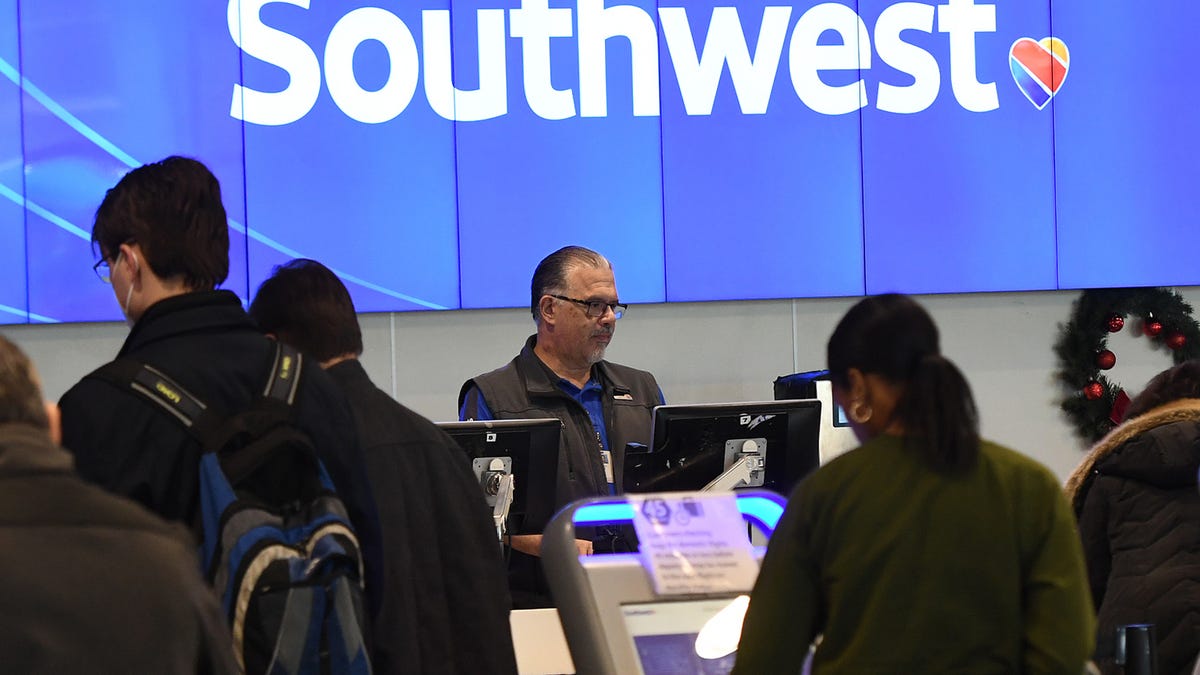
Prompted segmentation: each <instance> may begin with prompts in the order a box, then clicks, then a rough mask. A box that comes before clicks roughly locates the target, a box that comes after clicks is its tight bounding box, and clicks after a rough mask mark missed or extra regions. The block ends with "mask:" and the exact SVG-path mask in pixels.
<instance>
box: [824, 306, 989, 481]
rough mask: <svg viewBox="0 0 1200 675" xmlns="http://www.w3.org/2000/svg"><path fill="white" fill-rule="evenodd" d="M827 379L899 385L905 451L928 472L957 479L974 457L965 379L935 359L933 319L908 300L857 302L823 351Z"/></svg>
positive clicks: (975, 430) (975, 433) (973, 420)
mask: <svg viewBox="0 0 1200 675" xmlns="http://www.w3.org/2000/svg"><path fill="white" fill-rule="evenodd" d="M827 354H828V362H829V374H830V377H831V378H832V379H833V382H834V383H835V384H837V385H838V386H840V387H843V388H844V387H847V386H849V371H850V369H851V368H857V369H858V370H860V371H861V372H862V373H863V374H869V373H874V374H876V375H880V376H882V377H883V378H885V379H886V380H887V381H889V382H891V383H894V384H897V385H900V386H901V387H902V393H901V395H900V400H899V401H898V402H897V404H896V410H895V415H896V417H897V418H898V420H899V422H900V424H901V425H902V426H903V429H904V434H905V443H906V444H908V445H909V446H910V447H912V448H914V449H917V450H919V451H920V452H921V454H922V455H923V456H924V458H925V460H926V462H927V463H928V464H929V466H930V467H932V468H933V469H935V470H938V471H943V472H947V473H954V472H961V471H965V470H967V469H969V468H970V467H972V466H973V465H974V464H975V460H976V458H977V457H978V455H979V414H978V411H977V410H976V408H975V399H974V398H973V397H972V396H971V388H970V386H969V385H968V384H967V381H966V378H964V377H963V374H962V372H961V371H959V369H958V367H957V366H955V365H954V364H953V363H952V362H950V361H949V360H947V359H946V358H945V357H944V356H942V354H941V348H940V346H939V344H938V329H937V326H935V325H934V323H933V319H932V318H931V317H930V316H929V313H928V312H926V311H925V309H924V308H922V307H921V306H920V305H919V304H917V303H916V301H914V300H913V299H912V298H909V297H908V296H905V295H899V294H895V293H892V294H887V295H877V296H874V297H869V298H865V299H863V300H862V301H860V302H859V303H858V304H856V305H855V306H854V307H852V308H850V311H849V312H846V316H844V317H842V320H841V322H839V323H838V326H837V328H836V329H835V330H834V331H833V335H831V336H830V338H829V345H828V347H827Z"/></svg>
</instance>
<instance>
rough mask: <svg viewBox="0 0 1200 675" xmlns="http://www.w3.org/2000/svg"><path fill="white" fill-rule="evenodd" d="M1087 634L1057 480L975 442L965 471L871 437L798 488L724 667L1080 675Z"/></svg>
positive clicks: (1079, 566)
mask: <svg viewBox="0 0 1200 675" xmlns="http://www.w3.org/2000/svg"><path fill="white" fill-rule="evenodd" d="M1094 630H1095V617H1094V615H1093V613H1092V606H1091V598H1090V597H1089V592H1088V588H1087V576H1086V572H1085V568H1084V563H1083V556H1082V553H1081V551H1080V545H1079V539H1078V536H1077V534H1076V532H1075V519H1074V517H1073V516H1072V514H1071V510H1070V507H1069V506H1068V505H1067V502H1066V499H1065V498H1064V496H1063V493H1062V489H1061V488H1060V487H1059V485H1058V483H1057V481H1056V480H1055V478H1054V476H1053V475H1052V474H1051V473H1050V471H1049V470H1047V469H1046V468H1045V467H1043V466H1042V465H1040V464H1038V463H1037V462H1035V461H1033V460H1031V459H1029V458H1027V457H1025V456H1023V455H1021V454H1019V453H1016V452H1014V451H1012V450H1009V449H1007V448H1003V447H1001V446H998V445H995V444H992V443H988V442H984V443H982V445H981V448H980V455H979V461H978V463H977V464H976V466H975V467H974V468H973V469H971V470H970V471H969V472H968V473H966V474H964V475H961V476H957V477H950V476H946V475H943V474H938V473H935V472H933V471H931V470H929V469H928V468H927V467H926V466H925V464H924V462H923V461H922V460H921V458H920V457H919V456H917V455H916V454H915V453H913V452H911V451H909V450H906V449H905V448H904V447H903V445H902V440H901V439H900V438H897V437H894V436H880V437H877V438H875V439H872V440H871V441H870V442H868V443H867V444H866V445H864V446H862V447H861V448H858V449H857V450H853V451H851V452H849V453H847V454H845V455H843V456H841V457H838V458H836V459H834V460H833V461H831V462H830V463H829V464H827V465H825V466H824V467H822V468H821V469H819V470H818V471H816V472H815V473H814V474H812V475H811V476H809V477H808V478H807V479H806V480H804V481H803V482H802V483H801V484H800V485H798V486H797V487H796V490H795V491H794V492H793V494H792V496H791V499H790V500H789V502H788V507H787V510H786V512H785V513H784V516H783V519H782V520H781V522H780V524H779V528H778V529H777V530H776V532H775V535H774V537H772V539H771V543H770V546H769V548H768V550H767V555H766V557H765V558H764V560H763V564H762V570H761V571H760V573H759V576H758V582H757V584H756V585H755V588H754V593H753V595H752V596H751V601H750V607H749V610H748V611H747V614H746V620H745V623H744V627H743V631H742V640H741V645H740V647H739V650H738V660H737V667H736V668H735V670H734V672H735V673H742V674H743V675H745V674H750V673H753V674H754V675H762V674H765V673H787V674H788V675H795V674H796V673H798V672H800V668H801V664H802V662H803V660H804V658H805V655H806V652H807V647H808V645H809V644H810V643H811V642H812V641H813V640H814V639H815V638H816V637H817V636H818V635H820V636H822V641H821V642H820V644H819V646H818V647H817V650H816V653H815V656H814V662H813V672H814V673H819V674H824V673H853V674H854V675H869V674H874V673H897V674H899V673H905V674H908V673H922V674H929V673H1064V674H1069V675H1079V673H1081V672H1083V668H1084V663H1085V661H1086V659H1087V658H1088V656H1089V655H1090V654H1091V651H1092V646H1093V639H1094V638H1093V636H1094Z"/></svg>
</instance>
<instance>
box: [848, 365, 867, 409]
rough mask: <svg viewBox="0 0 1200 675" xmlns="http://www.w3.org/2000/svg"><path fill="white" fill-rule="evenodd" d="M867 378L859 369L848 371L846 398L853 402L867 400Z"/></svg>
mask: <svg viewBox="0 0 1200 675" xmlns="http://www.w3.org/2000/svg"><path fill="white" fill-rule="evenodd" d="M867 389H868V387H867V378H866V377H865V376H864V375H863V372H862V371H861V370H859V369H858V368H850V369H849V370H847V371H846V397H847V398H848V399H849V400H851V401H862V400H865V399H866V398H867V394H868V393H869V392H868V391H867Z"/></svg>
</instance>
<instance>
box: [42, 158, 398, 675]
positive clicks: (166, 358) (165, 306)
mask: <svg viewBox="0 0 1200 675" xmlns="http://www.w3.org/2000/svg"><path fill="white" fill-rule="evenodd" d="M92 243H93V246H95V247H96V248H97V249H98V252H99V256H100V260H99V261H98V262H97V263H96V266H95V269H96V271H97V274H98V275H99V276H100V278H101V279H102V280H103V281H104V282H106V283H110V284H111V285H112V287H113V293H114V295H115V297H116V299H117V302H118V304H119V305H120V307H121V311H122V313H123V314H124V315H125V317H126V320H127V322H128V323H130V324H131V326H132V328H131V329H130V332H129V336H128V338H127V339H126V340H125V343H124V344H123V345H122V347H121V349H120V351H119V352H118V354H117V359H116V360H115V362H114V363H115V364H116V365H110V366H105V367H103V368H101V369H100V370H98V371H97V372H95V373H92V374H91V375H89V376H87V377H84V378H83V379H82V380H81V381H80V382H79V383H78V384H76V385H75V386H74V387H72V388H71V389H70V390H69V391H67V393H66V394H65V395H64V396H63V397H62V399H61V401H60V402H59V405H60V407H61V409H62V420H63V445H64V446H66V448H67V449H69V450H70V451H71V452H72V453H73V454H74V456H75V462H76V466H77V467H78V470H79V473H80V474H81V475H82V476H83V477H84V478H85V479H87V480H89V481H91V482H93V483H95V484H97V485H99V486H101V487H103V488H105V489H108V490H110V491H112V492H114V493H117V494H119V495H123V496H126V497H129V498H131V499H133V500H135V501H137V502H139V503H141V504H142V505H143V506H146V507H147V508H149V509H150V510H151V511H153V512H155V513H157V514H159V515H160V516H163V517H165V518H167V519H169V520H174V521H179V522H181V523H183V524H185V525H187V526H188V527H190V528H191V530H192V532H193V533H194V534H195V535H196V538H197V541H198V542H202V543H203V544H204V551H205V555H204V558H205V559H204V560H202V561H201V562H202V564H203V565H204V566H205V571H206V573H208V575H209V577H210V581H212V582H213V583H214V584H215V585H216V586H217V587H218V590H220V589H221V588H222V587H223V588H225V589H226V590H229V589H237V587H238V585H239V584H240V583H241V581H242V580H243V578H244V577H246V575H247V573H248V572H249V577H250V579H249V580H250V581H251V582H252V583H251V585H250V586H247V587H245V588H244V589H242V590H241V591H239V592H240V593H242V594H243V597H232V598H230V597H227V598H225V600H224V602H225V605H226V610H227V619H228V620H229V621H230V622H231V624H235V623H236V622H235V620H234V619H235V617H234V612H235V610H236V611H246V608H247V606H249V607H250V610H249V611H250V614H251V615H250V616H249V621H248V623H247V626H248V627H247V628H246V630H247V631H249V630H250V627H257V631H256V632H253V633H250V632H248V633H245V634H243V632H242V631H243V626H242V625H241V624H240V623H238V624H237V625H233V626H232V628H233V631H234V632H233V636H234V641H235V649H237V647H238V644H241V642H242V640H243V639H244V640H245V641H246V643H247V644H249V643H251V642H255V643H256V644H260V645H263V644H265V645H267V647H266V650H267V651H268V652H270V650H271V649H272V647H271V645H272V644H274V645H282V647H280V649H284V648H286V649H291V650H295V651H296V653H298V654H300V653H302V654H304V655H305V656H304V657H303V658H305V659H307V658H309V657H310V656H311V655H312V654H316V655H317V657H316V658H320V659H323V660H326V661H327V660H328V659H334V660H335V661H336V660H337V657H340V656H345V655H346V654H345V653H344V652H346V651H347V649H350V648H354V649H358V646H359V645H358V643H357V642H353V641H352V642H344V641H339V640H330V639H328V636H327V634H326V633H324V632H322V633H321V634H320V635H319V636H317V637H316V638H311V636H308V637H305V636H299V637H297V636H296V635H295V634H293V633H286V632H285V631H284V628H286V627H287V626H288V625H294V622H295V621H300V620H303V621H308V620H309V619H311V618H312V617H318V616H326V615H327V616H329V617H331V621H330V623H331V624H335V623H337V621H336V620H337V619H339V618H344V617H348V616H349V617H354V620H355V621H356V622H358V623H363V624H365V623H366V619H365V617H360V616H359V615H360V614H362V611H361V607H356V606H354V605H353V603H351V602H350V601H349V600H345V601H342V600H338V601H336V602H335V601H333V600H332V598H334V595H331V596H330V602H326V598H324V597H321V598H315V599H314V598H312V597H309V596H307V595H292V594H290V593H289V594H286V595H284V596H278V597H274V598H273V596H270V595H267V594H264V593H263V592H262V591H263V590H264V589H263V588H262V587H263V586H270V585H272V584H276V583H277V582H278V583H283V580H279V579H273V578H270V577H262V578H260V577H259V576H258V575H259V573H260V572H263V571H264V570H263V569H262V568H260V567H254V568H253V569H250V570H247V569H238V568H234V569H226V568H227V566H228V565H229V564H230V563H236V562H237V561H238V560H242V558H240V557H239V558H236V559H233V558H230V557H229V556H228V555H227V554H229V553H230V552H231V551H233V550H234V548H235V547H232V546H228V545H227V544H228V543H229V542H226V541H222V540H216V541H214V539H215V538H216V537H218V536H223V534H224V533H223V532H222V531H221V529H222V528H224V527H225V526H226V525H230V522H227V519H226V518H223V517H222V515H221V513H219V512H217V513H215V514H214V512H213V511H212V510H205V512H204V513H202V508H201V507H202V503H201V502H202V499H201V495H202V490H201V487H202V483H205V484H206V485H207V486H208V488H209V489H207V490H206V491H205V493H204V494H206V495H210V496H213V495H215V496H217V497H219V499H216V500H213V499H210V500H209V501H208V502H206V503H205V504H204V505H203V506H205V507H206V508H207V507H212V506H213V505H214V504H217V505H218V506H220V505H221V504H222V503H224V504H228V505H234V504H235V503H236V504H237V505H238V508H241V507H242V506H244V505H246V504H250V505H251V506H261V507H263V508H258V509H257V510H255V511H254V514H253V517H254V518H265V517H268V515H269V514H270V513H275V514H276V516H278V519H279V520H280V522H281V524H282V525H283V526H284V527H285V528H286V527H291V526H293V525H295V524H296V523H297V522H300V523H303V522H305V521H306V520H308V519H310V518H311V517H312V514H313V511H312V509H310V508H309V506H310V505H315V504H317V502H320V504H319V506H321V509H318V510H321V512H322V513H325V516H323V517H327V518H332V519H339V518H341V514H339V513H337V512H338V511H339V510H342V511H344V516H345V518H344V520H345V521H346V522H348V523H349V524H350V526H349V527H345V526H339V527H340V528H341V530H340V531H339V533H338V534H336V535H333V536H324V535H325V534H329V526H330V522H328V520H314V521H312V522H311V523H310V524H311V526H312V527H311V528H310V530H311V531H308V532H306V534H305V536H306V537H307V536H308V535H310V534H311V535H314V538H313V539H311V540H310V539H305V540H302V541H300V542H298V543H297V545H296V546H293V547H291V548H289V547H281V546H278V545H274V546H272V547H270V551H269V553H270V555H272V556H274V559H275V560H284V559H287V560H293V561H299V562H298V563H296V564H293V565H292V567H295V568H300V569H301V571H304V570H305V569H306V568H310V567H311V568H312V569H310V570H308V571H309V572H312V573H314V574H320V575H323V574H325V573H326V571H327V569H326V566H325V563H324V562H321V563H320V564H319V565H317V564H315V563H311V562H310V561H309V559H308V558H309V557H310V556H312V555H313V554H314V551H316V549H318V548H319V549H320V551H319V552H318V553H319V554H320V555H325V554H326V553H329V552H332V554H331V555H333V557H332V558H330V559H331V560H333V561H334V562H333V563H331V565H332V567H333V568H335V569H337V570H344V569H345V568H346V567H355V566H360V568H361V569H360V571H359V572H358V573H357V574H351V575H350V576H351V577H354V576H357V577H359V578H357V579H355V578H350V579H348V581H347V583H348V584H349V585H350V586H355V587H357V588H358V589H359V591H360V592H359V594H358V597H360V598H361V597H362V596H361V589H363V588H365V593H366V595H365V603H366V605H367V611H366V614H367V616H369V615H372V614H373V613H374V611H375V610H376V609H377V607H378V605H379V598H378V595H377V593H378V592H379V589H380V588H381V583H380V581H379V576H378V575H379V574H380V571H381V570H382V566H383V558H382V550H381V548H380V531H379V521H378V514H377V510H376V507H375V503H374V499H373V496H372V493H371V488H370V483H369V482H368V478H367V475H366V469H365V462H364V458H363V452H362V448H361V446H360V444H359V441H358V435H357V431H356V429H355V426H354V419H353V417H352V416H351V412H350V409H349V406H348V404H347V402H346V399H345V397H344V396H342V394H341V392H340V391H339V390H338V389H337V387H336V385H335V384H334V383H333V382H332V381H331V380H329V378H328V377H327V376H326V375H325V374H324V373H323V372H322V371H321V369H320V368H305V367H303V363H302V361H301V360H299V359H297V358H296V357H293V356H290V355H286V354H284V355H282V357H281V355H280V353H279V352H278V351H277V349H276V343H275V342H273V341H271V340H268V339H267V338H266V337H265V336H263V335H262V334H261V333H260V332H259V331H258V329H257V328H256V327H255V325H254V323H253V322H252V321H251V320H250V317H249V316H248V315H247V314H246V312H245V310H244V309H243V308H242V303H241V300H240V299H239V298H238V296H237V295H235V294H234V293H232V292H231V291H227V290H217V289H216V287H217V286H218V285H219V284H221V283H223V282H224V281H225V278H226V276H227V274H228V270H229V233H228V221H227V219H226V213H225V207H224V206H223V204H222V201H221V190H220V185H219V183H218V181H217V179H216V177H215V176H213V174H212V173H211V172H210V171H209V170H208V168H207V167H206V166H204V165H203V164H202V163H200V162H198V161H196V160H194V159H189V158H183V157H168V158H166V159H164V160H162V161H160V162H156V163H153V164H147V165H145V166H142V167H139V168H137V169H134V170H132V171H130V172H129V173H127V174H126V175H125V176H124V177H123V178H122V179H121V180H120V181H119V182H118V183H117V184H116V186H114V187H113V188H112V189H110V190H109V191H108V192H107V194H106V195H105V197H104V200H103V202H102V203H101V205H100V207H99V208H98V209H97V211H96V217H95V223H94V225H93V228H92ZM281 366H283V367H282V368H281ZM114 371H115V372H114ZM121 373H124V374H125V375H127V377H125V378H124V379H122V377H121ZM281 375H283V376H289V377H292V380H291V381H290V382H287V383H286V386H284V387H278V388H279V389H281V390H286V391H285V392H284V394H283V396H282V398H276V397H273V396H269V395H268V394H271V393H272V392H270V391H268V388H269V387H270V388H275V387H273V385H268V383H269V382H270V383H276V382H278V378H279V377H280V376H281ZM148 394H150V395H148ZM155 396H157V397H158V398H155ZM267 399H273V404H272V402H269V401H267ZM189 402H190V403H191V404H192V405H191V406H190V407H191V408H192V410H190V411H188V413H189V414H180V413H181V410H184V411H186V410H187V408H188V407H189ZM196 406H203V408H202V412H204V413H205V414H204V415H203V420H204V421H203V422H202V423H199V424H197V423H196V420H197V419H200V417H201V415H199V412H201V411H200V410H195V409H194V408H196ZM263 410H267V411H270V414H258V412H261V411H263ZM192 413H196V414H192ZM245 415H250V416H251V417H255V415H257V419H259V420H260V421H261V419H269V420H274V422H272V424H274V425H275V426H280V425H282V426H284V427H291V430H292V431H294V432H295V434H293V435H291V436H290V437H291V438H293V439H297V438H298V439H299V441H298V445H289V446H288V447H289V448H290V449H289V450H288V451H287V452H286V453H282V454H278V455H277V454H276V453H275V452H274V450H271V449H269V450H270V451H269V452H267V453H266V454H265V455H263V456H258V455H257V454H255V453H251V452H243V451H242V450H241V449H240V448H239V446H240V445H241V444H242V443H252V442H253V441H255V440H257V439H256V438H255V437H256V435H257V434H258V432H259V431H261V430H254V429H252V428H251V427H253V426H254V425H253V424H250V425H240V421H241V420H242V418H243V417H244V416H245ZM231 419H236V420H239V425H231V424H229V423H228V420H231ZM279 420H283V421H282V422H280V421H279ZM233 426H244V429H243V430H244V431H246V433H243V434H242V435H241V436H239V437H234V438H224V439H221V440H220V441H219V442H218V441H214V442H213V443H206V442H204V440H203V439H205V438H213V437H214V436H213V435H212V434H211V433H209V434H207V435H206V434H205V433H201V430H198V429H197V428H195V427H204V428H207V429H208V431H213V430H216V431H221V430H228V429H230V428H232V427H233ZM285 431H288V429H286V428H285ZM285 435H286V434H285ZM226 441H228V443H226ZM268 444H269V443H268ZM216 445H222V446H224V447H222V448H217V447H205V446H216ZM297 447H308V448H311V450H309V451H308V452H309V454H311V455H315V457H312V458H311V460H309V461H308V462H307V463H306V462H305V461H302V458H303V456H304V454H305V451H303V450H297V449H295V448H297ZM206 450H207V451H211V452H206ZM218 451H219V452H218ZM284 455H286V457H285V456H284ZM213 458H215V459H216V460H219V461H211V460H213ZM294 458H301V459H296V461H294V462H293V461H292V459H294ZM202 459H203V460H204V463H203V464H204V466H205V467H206V468H205V470H204V471H202ZM247 459H249V460H251V461H250V462H249V465H247V461H246V460H247ZM239 463H240V464H241V465H242V466H240V467H237V468H236V469H234V466H235V465H238V464H239ZM202 476H203V479H202ZM272 478H274V480H272ZM243 480H245V481H247V485H243ZM223 481H224V482H228V483H230V487H232V488H233V489H232V490H228V489H224V490H223V489H222V488H223V487H224V486H223V485H221V483H222V482H223ZM249 484H253V485H249ZM264 486H265V487H266V488H268V490H270V488H271V487H278V488H279V491H278V492H279V494H269V495H265V494H263V493H262V491H261V490H260V489H259V488H262V487H264ZM296 486H299V487H297V489H301V487H303V488H304V489H305V490H306V491H302V492H301V493H300V496H299V497H295V498H289V497H288V495H287V494H285V493H286V492H287V489H289V488H292V487H296ZM330 488H332V489H330ZM326 493H329V494H326ZM325 497H331V499H332V502H340V504H341V505H342V506H340V507H339V506H337V504H333V505H332V506H331V507H330V509H328V510H327V511H328V512H327V513H326V510H323V509H324V506H325V503H326V502H330V501H331V500H329V499H325ZM286 499H291V501H290V502H289V503H285V504H276V503H273V502H276V501H281V500H286ZM314 508H315V507H314ZM229 520H230V521H234V520H236V519H229ZM234 524H236V523H234ZM318 528H324V529H322V530H321V532H320V533H318V532H317V529H318ZM241 534H244V533H240V534H239V535H238V536H239V539H238V541H242V540H241V539H240V536H241ZM318 534H320V535H321V536H315V535H318ZM260 543H261V542H260ZM306 547H307V548H306ZM308 548H311V549H313V550H312V551H310V550H308ZM343 549H344V550H343ZM239 555H240V552H239ZM253 559H254V558H253V556H251V557H248V558H245V560H247V561H249V560H253ZM312 560H313V561H316V560H317V558H312ZM322 560H324V559H322ZM263 561H264V564H265V562H266V561H267V559H263ZM285 562H286V560H285ZM281 566H282V567H284V568H286V567H287V565H286V564H283V565H281ZM243 567H244V566H243ZM331 573H332V572H331ZM230 577H232V578H230ZM260 582H261V583H260ZM287 583H289V584H295V583H296V580H294V579H293V580H288V581H287ZM300 583H301V584H304V583H312V581H311V580H310V581H309V582H305V581H303V580H301V581H300ZM338 587H339V588H343V587H344V586H343V585H339V586H338ZM331 588H332V587H331ZM234 595H236V594H234ZM335 595H336V594H335ZM351 595H353V594H351ZM337 597H338V598H343V597H345V598H348V597H350V596H349V595H347V596H340V595H338V596H337ZM360 602H361V600H360ZM327 610H328V611H327ZM335 610H336V611H335ZM296 612H301V613H302V614H303V616H302V618H300V619H290V620H291V621H292V622H293V623H289V622H288V621H284V619H285V618H289V617H294V616H295V613H296ZM146 620H147V621H153V620H154V617H146ZM264 627H265V629H267V630H270V631H272V632H271V634H268V635H265V636H264V635H261V634H259V633H261V631H262V630H264ZM368 631H369V628H368V627H366V626H365V625H364V626H362V627H361V629H360V630H359V632H360V633H362V634H364V635H365V634H366V633H367V632H368ZM313 635H316V633H313ZM314 639H315V640H316V641H317V642H319V643H320V644H316V645H312V644H308V643H309V642H312V641H313V640H314ZM331 645H332V646H331ZM346 645H349V647H347V649H342V647H344V646H346ZM314 650H315V651H314ZM285 651H286V650H285ZM289 653H290V652H289ZM354 653H357V651H355V652H354ZM238 656H239V659H242V658H244V657H245V654H242V653H241V652H239V653H238ZM263 658H266V659H268V660H269V659H270V658H272V657H271V654H270V653H267V654H266V656H265V657H263ZM296 658H301V657H296ZM348 661H350V662H354V663H358V664H359V665H361V663H362V659H358V660H357V661H355V660H354V657H353V656H351V657H350V658H349V659H348ZM256 662H257V661H253V660H250V661H246V662H244V663H243V664H242V665H243V667H245V668H246V670H247V672H248V673H252V672H255V670H256V668H255V667H253V665H252V664H253V663H256ZM281 665H282V666H284V667H285V668H284V669H285V670H289V668H290V667H291V666H296V667H299V665H301V664H281ZM358 672H363V671H362V670H361V668H360V669H358Z"/></svg>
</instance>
